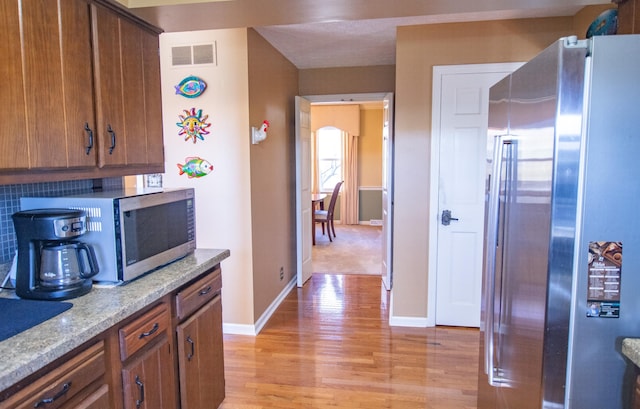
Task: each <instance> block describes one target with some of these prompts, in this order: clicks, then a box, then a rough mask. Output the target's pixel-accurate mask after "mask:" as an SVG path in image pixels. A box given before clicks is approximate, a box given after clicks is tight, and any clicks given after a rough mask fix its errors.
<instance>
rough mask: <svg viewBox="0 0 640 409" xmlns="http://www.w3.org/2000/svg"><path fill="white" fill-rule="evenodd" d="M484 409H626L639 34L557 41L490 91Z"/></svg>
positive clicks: (638, 169) (639, 310)
mask: <svg viewBox="0 0 640 409" xmlns="http://www.w3.org/2000/svg"><path fill="white" fill-rule="evenodd" d="M489 98H490V108H489V141H488V145H487V151H488V155H487V156H488V158H487V175H488V176H487V184H486V186H487V192H486V193H487V194H486V200H487V203H486V207H485V209H486V222H485V261H484V263H485V266H484V276H483V280H484V281H483V300H482V314H481V317H482V318H481V328H480V361H479V362H480V365H479V377H478V408H479V409H494V408H501V409H502V408H510V409H529V408H572V409H617V408H624V407H626V405H628V401H629V397H630V395H631V389H632V384H631V382H632V378H633V376H632V373H631V372H632V366H631V364H629V363H628V362H627V361H626V360H625V358H624V357H623V355H622V354H621V352H620V349H621V343H622V339H623V338H625V337H640V36H635V35H625V36H622V35H620V36H600V37H594V38H592V39H590V40H579V41H578V40H577V39H576V38H575V37H573V38H572V37H568V38H563V39H560V40H558V41H557V42H556V43H554V44H553V45H551V46H550V47H549V48H547V49H546V50H545V51H543V52H542V53H541V54H539V55H538V56H537V57H535V58H534V59H533V60H532V61H530V62H529V63H527V64H525V65H523V66H522V67H521V68H520V69H518V70H517V71H515V72H514V73H513V74H511V75H509V76H508V77H506V78H505V79H504V80H502V81H501V82H499V83H497V84H496V85H494V86H493V87H492V88H491V91H490V97H489Z"/></svg>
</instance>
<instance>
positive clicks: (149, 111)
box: [0, 0, 164, 183]
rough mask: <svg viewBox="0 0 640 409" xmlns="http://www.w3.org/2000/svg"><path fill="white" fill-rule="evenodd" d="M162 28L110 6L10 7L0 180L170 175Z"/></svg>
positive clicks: (0, 101)
mask: <svg viewBox="0 0 640 409" xmlns="http://www.w3.org/2000/svg"><path fill="white" fill-rule="evenodd" d="M160 31H161V30H159V29H157V28H156V27H153V26H151V25H149V24H148V23H145V22H144V21H142V20H140V19H139V18H137V17H135V16H133V15H132V14H130V13H128V12H127V11H126V10H124V9H122V8H120V7H119V6H118V5H116V4H114V3H112V2H110V1H105V0H29V1H24V0H2V1H1V2H0V38H1V39H2V41H1V42H0V55H2V56H3V58H2V59H0V76H1V78H2V80H3V84H5V86H4V87H3V89H2V92H0V107H2V110H0V135H2V138H0V183H22V182H31V181H52V180H65V179H78V178H96V177H113V176H123V175H128V174H140V173H157V172H162V171H163V169H164V153H163V141H162V108H161V103H162V102H161V95H160V58H159V55H158V50H159V47H158V34H159V32H160Z"/></svg>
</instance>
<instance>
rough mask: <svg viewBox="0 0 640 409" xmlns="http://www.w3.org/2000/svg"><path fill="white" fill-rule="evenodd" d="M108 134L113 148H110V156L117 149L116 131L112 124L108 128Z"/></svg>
mask: <svg viewBox="0 0 640 409" xmlns="http://www.w3.org/2000/svg"><path fill="white" fill-rule="evenodd" d="M107 133H108V134H109V135H110V136H111V146H109V155H111V154H113V150H114V149H115V148H116V131H114V130H113V128H111V124H109V125H108V126H107Z"/></svg>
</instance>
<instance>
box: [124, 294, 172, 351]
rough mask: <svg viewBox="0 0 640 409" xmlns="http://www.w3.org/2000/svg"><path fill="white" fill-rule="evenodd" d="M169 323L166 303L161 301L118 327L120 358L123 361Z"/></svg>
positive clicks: (169, 316) (161, 332) (166, 328)
mask: <svg viewBox="0 0 640 409" xmlns="http://www.w3.org/2000/svg"><path fill="white" fill-rule="evenodd" d="M170 325H171V315H170V314H169V308H168V306H167V304H165V303H162V304H160V305H158V306H157V307H154V308H152V309H151V310H149V311H148V312H146V313H144V314H143V315H141V316H140V317H139V318H137V319H136V320H134V321H132V322H131V323H130V324H127V325H125V326H124V327H122V328H120V330H119V331H118V335H119V337H120V358H121V359H122V360H123V361H124V360H126V359H127V358H129V357H130V356H131V355H133V354H135V353H136V352H137V351H139V350H140V349H141V348H143V347H144V346H145V345H148V344H149V343H150V342H151V341H153V340H154V339H156V338H157V337H159V336H160V335H162V334H164V333H165V332H166V331H167V330H168V329H169V326H170Z"/></svg>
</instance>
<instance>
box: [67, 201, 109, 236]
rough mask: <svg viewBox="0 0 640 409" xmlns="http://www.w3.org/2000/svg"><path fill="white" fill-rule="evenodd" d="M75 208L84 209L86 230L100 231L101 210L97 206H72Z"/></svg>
mask: <svg viewBox="0 0 640 409" xmlns="http://www.w3.org/2000/svg"><path fill="white" fill-rule="evenodd" d="M71 208H72V209H75V210H84V211H85V213H86V214H87V226H86V227H87V231H102V221H101V220H102V210H101V209H100V208H99V207H80V206H72V207H71Z"/></svg>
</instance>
